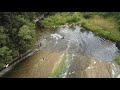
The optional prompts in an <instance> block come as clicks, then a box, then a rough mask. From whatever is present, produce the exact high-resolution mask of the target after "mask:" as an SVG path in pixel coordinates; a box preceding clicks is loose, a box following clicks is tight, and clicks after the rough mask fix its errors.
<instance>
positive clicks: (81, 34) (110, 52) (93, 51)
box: [5, 26, 119, 78]
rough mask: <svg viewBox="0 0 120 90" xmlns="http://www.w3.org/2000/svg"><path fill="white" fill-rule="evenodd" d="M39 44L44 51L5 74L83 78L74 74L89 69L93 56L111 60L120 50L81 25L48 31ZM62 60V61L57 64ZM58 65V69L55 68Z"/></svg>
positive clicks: (43, 34) (107, 60) (98, 58)
mask: <svg viewBox="0 0 120 90" xmlns="http://www.w3.org/2000/svg"><path fill="white" fill-rule="evenodd" d="M39 43H41V44H42V47H40V48H39V49H40V51H38V52H36V53H35V54H34V55H32V56H30V57H28V58H27V59H26V60H24V61H23V62H21V63H20V64H19V65H17V67H15V68H14V69H13V70H12V71H11V72H10V73H8V74H7V75H6V76H5V77H40V78H42V77H46V78H47V77H48V78H49V77H52V76H51V75H53V73H54V72H56V73H55V74H54V75H53V76H55V75H57V76H56V77H60V78H66V77H79V75H75V74H74V73H76V72H78V71H80V70H84V69H85V68H87V67H88V66H89V64H90V60H91V58H95V59H97V60H101V61H105V62H111V61H112V60H113V59H114V58H115V56H116V55H117V53H118V51H119V50H118V48H117V47H116V44H115V43H114V42H111V41H109V40H105V39H104V38H102V37H99V36H97V35H95V34H94V33H93V32H91V31H88V30H85V29H84V28H82V27H80V26H74V27H69V26H63V27H62V26H61V27H59V28H55V30H50V29H49V30H46V31H45V32H43V33H42V34H41V36H40V42H39ZM39 43H38V44H39ZM66 53H67V54H66ZM63 54H64V55H65V56H63ZM62 56H63V57H62ZM61 57H62V58H61ZM60 58H61V59H60ZM64 58H66V59H64ZM63 60H64V61H63ZM58 62H59V64H60V63H61V64H60V65H59V64H56V63H58ZM55 65H56V68H57V69H53V68H54V67H55ZM57 65H58V66H57ZM61 68H62V69H61ZM55 70H56V71H55ZM58 74H59V75H58Z"/></svg>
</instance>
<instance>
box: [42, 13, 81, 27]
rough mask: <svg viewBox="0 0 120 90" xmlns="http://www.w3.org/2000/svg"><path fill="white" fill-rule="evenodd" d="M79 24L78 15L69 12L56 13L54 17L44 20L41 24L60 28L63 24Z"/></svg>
mask: <svg viewBox="0 0 120 90" xmlns="http://www.w3.org/2000/svg"><path fill="white" fill-rule="evenodd" d="M79 22H80V13H78V12H75V13H70V12H64V13H63V12H61V13H56V14H55V15H54V16H50V17H48V18H45V19H44V20H43V21H42V23H43V24H44V25H45V26H60V25H64V24H65V23H79Z"/></svg>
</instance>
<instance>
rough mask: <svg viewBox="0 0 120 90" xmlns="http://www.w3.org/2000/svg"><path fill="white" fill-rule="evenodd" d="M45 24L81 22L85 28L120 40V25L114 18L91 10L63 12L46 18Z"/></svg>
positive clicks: (58, 24) (114, 39)
mask: <svg viewBox="0 0 120 90" xmlns="http://www.w3.org/2000/svg"><path fill="white" fill-rule="evenodd" d="M42 23H43V24H44V25H45V26H60V25H64V24H65V23H69V24H72V23H76V24H81V25H82V26H83V27H84V28H86V29H88V30H91V31H93V32H95V33H96V34H98V35H101V36H103V37H106V38H108V39H110V40H113V41H118V42H119V41H120V32H119V25H118V23H117V22H116V21H115V19H114V18H104V17H103V16H101V15H100V14H98V15H97V13H94V12H90V13H87V14H86V15H85V13H83V12H63V13H56V14H55V15H53V16H50V17H48V18H45V19H44V20H43V22H42Z"/></svg>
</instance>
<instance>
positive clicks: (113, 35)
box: [82, 16, 120, 42]
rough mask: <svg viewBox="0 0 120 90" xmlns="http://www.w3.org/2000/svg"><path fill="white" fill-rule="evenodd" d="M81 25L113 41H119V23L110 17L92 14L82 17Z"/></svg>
mask: <svg viewBox="0 0 120 90" xmlns="http://www.w3.org/2000/svg"><path fill="white" fill-rule="evenodd" d="M82 26H83V27H84V28H86V29H88V30H91V31H93V32H95V33H96V34H98V35H101V36H103V37H106V38H108V39H111V40H113V41H118V42H119V41H120V32H119V28H118V26H119V25H118V23H116V22H115V21H114V20H112V19H111V20H110V19H107V18H103V17H102V16H94V17H92V18H90V19H84V18H83V20H82Z"/></svg>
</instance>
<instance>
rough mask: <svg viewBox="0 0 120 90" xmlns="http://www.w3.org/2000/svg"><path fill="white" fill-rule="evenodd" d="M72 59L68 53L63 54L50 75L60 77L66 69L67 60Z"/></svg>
mask: <svg viewBox="0 0 120 90" xmlns="http://www.w3.org/2000/svg"><path fill="white" fill-rule="evenodd" d="M69 59H70V56H69V54H68V53H65V54H63V55H62V57H61V58H60V60H59V61H58V62H56V63H55V65H54V68H53V70H52V73H51V76H50V77H60V75H61V74H62V73H63V72H64V71H65V69H66V68H67V65H66V62H67V61H68V60H69ZM67 63H68V62H67Z"/></svg>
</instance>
